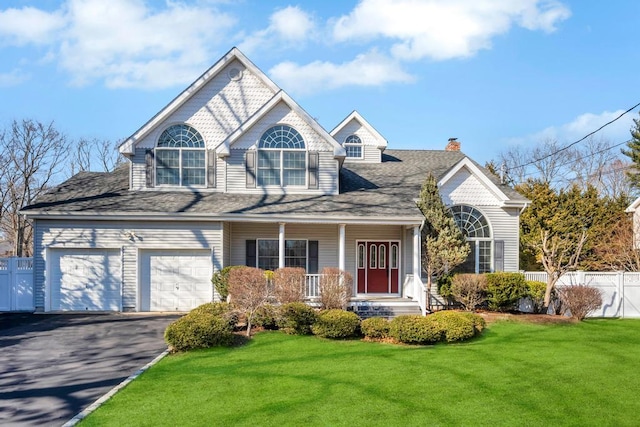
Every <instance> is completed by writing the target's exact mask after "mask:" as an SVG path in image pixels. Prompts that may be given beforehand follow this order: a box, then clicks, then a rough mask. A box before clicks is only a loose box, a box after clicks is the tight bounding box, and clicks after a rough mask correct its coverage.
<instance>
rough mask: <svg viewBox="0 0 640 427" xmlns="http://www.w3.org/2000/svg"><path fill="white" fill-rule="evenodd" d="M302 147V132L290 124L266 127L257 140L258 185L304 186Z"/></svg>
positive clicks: (303, 150)
mask: <svg viewBox="0 0 640 427" xmlns="http://www.w3.org/2000/svg"><path fill="white" fill-rule="evenodd" d="M305 148H306V147H305V144H304V140H303V139H302V135H300V133H299V132H298V131H297V130H295V129H294V128H292V127H291V126H287V125H277V126H273V127H271V128H269V129H268V130H267V131H266V132H265V133H263V134H262V136H261V137H260V141H259V142H258V185H261V186H265V185H282V186H292V185H293V186H303V185H305V182H306V181H305V177H306V170H307V156H306V154H307V152H306V150H305Z"/></svg>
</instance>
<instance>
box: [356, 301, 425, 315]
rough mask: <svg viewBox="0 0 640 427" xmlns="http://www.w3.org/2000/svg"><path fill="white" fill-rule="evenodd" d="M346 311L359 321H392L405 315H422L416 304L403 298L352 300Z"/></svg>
mask: <svg viewBox="0 0 640 427" xmlns="http://www.w3.org/2000/svg"><path fill="white" fill-rule="evenodd" d="M348 310H351V311H353V312H354V313H356V314H357V315H358V316H360V318H361V319H368V318H370V317H385V318H387V319H393V318H394V317H397V316H401V315H405V314H417V315H420V314H422V312H421V311H420V306H419V305H418V303H417V302H415V301H412V300H409V299H405V298H397V299H366V300H352V301H351V305H350V307H349V308H348Z"/></svg>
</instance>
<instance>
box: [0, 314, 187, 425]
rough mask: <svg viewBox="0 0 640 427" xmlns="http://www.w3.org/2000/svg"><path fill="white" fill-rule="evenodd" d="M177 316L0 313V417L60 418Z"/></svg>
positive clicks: (27, 421)
mask: <svg viewBox="0 0 640 427" xmlns="http://www.w3.org/2000/svg"><path fill="white" fill-rule="evenodd" d="M177 317H178V316H176V315H155V314H154V315H141V314H0V425H3V426H6V425H23V426H27V425H38V426H60V425H62V424H64V423H65V422H66V421H68V420H69V419H70V418H71V417H73V416H74V415H76V414H77V413H78V412H80V411H81V410H83V409H84V408H86V407H87V406H89V405H90V404H91V403H93V402H94V401H95V400H96V399H98V398H99V397H100V396H102V395H103V394H104V393H106V392H107V391H109V390H110V389H111V388H112V387H114V386H115V385H117V384H118V383H120V382H121V381H122V380H124V379H125V378H126V377H128V376H129V375H131V374H133V373H134V372H136V371H137V370H138V369H140V368H141V367H143V366H144V365H146V364H147V363H149V362H150V361H151V360H153V359H154V358H155V357H156V356H157V355H158V354H160V353H161V352H162V351H164V350H165V349H166V345H165V343H164V340H163V337H162V336H163V332H164V329H165V328H166V326H167V325H168V324H169V323H170V322H171V321H173V320H174V319H176V318H177Z"/></svg>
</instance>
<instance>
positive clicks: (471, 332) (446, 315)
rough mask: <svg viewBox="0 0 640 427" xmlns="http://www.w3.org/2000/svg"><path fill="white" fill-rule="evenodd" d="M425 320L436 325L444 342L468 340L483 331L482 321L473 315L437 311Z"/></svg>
mask: <svg viewBox="0 0 640 427" xmlns="http://www.w3.org/2000/svg"><path fill="white" fill-rule="evenodd" d="M427 318H428V319H430V320H431V321H433V322H434V323H436V324H437V325H438V328H439V329H440V331H441V332H442V337H443V339H444V341H446V342H456V341H464V340H468V339H470V338H473V337H474V336H476V335H477V334H478V333H479V332H481V331H482V329H484V319H483V318H482V317H480V316H478V315H477V314H473V313H461V312H459V311H439V312H437V313H433V314H430V315H429V316H427Z"/></svg>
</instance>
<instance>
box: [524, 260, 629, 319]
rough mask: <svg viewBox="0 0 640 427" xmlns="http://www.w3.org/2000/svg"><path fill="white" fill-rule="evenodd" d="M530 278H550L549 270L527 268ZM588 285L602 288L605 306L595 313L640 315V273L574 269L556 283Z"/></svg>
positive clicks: (614, 315)
mask: <svg viewBox="0 0 640 427" xmlns="http://www.w3.org/2000/svg"><path fill="white" fill-rule="evenodd" d="M524 275H525V277H526V279H527V280H537V281H540V282H545V283H546V281H547V273H545V272H539V271H527V272H525V273H524ZM562 285H586V286H592V287H594V288H598V289H600V291H601V292H602V307H600V310H598V311H595V312H593V313H591V315H590V316H591V317H623V318H640V273H628V272H622V271H620V272H595V271H572V272H569V273H565V274H563V275H562V277H560V279H559V280H558V282H557V283H556V286H562Z"/></svg>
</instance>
